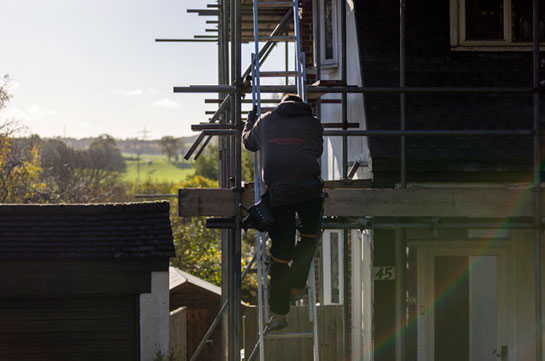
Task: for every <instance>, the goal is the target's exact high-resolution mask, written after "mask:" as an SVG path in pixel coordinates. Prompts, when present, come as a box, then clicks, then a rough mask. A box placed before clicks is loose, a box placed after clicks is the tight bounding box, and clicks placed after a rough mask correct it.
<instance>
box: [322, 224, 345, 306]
mask: <svg viewBox="0 0 545 361" xmlns="http://www.w3.org/2000/svg"><path fill="white" fill-rule="evenodd" d="M322 247H323V255H322V260H323V261H322V262H323V272H324V273H323V274H324V277H323V280H324V285H323V287H324V304H326V305H331V304H342V303H343V292H344V290H343V285H344V283H343V232H342V231H339V230H328V231H324V234H323V237H322Z"/></svg>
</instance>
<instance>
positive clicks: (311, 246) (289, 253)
mask: <svg viewBox="0 0 545 361" xmlns="http://www.w3.org/2000/svg"><path fill="white" fill-rule="evenodd" d="M272 211H273V215H274V226H273V227H272V228H271V229H270V230H269V237H270V238H271V241H272V246H271V249H270V254H271V268H270V277H271V282H270V298H269V304H270V306H271V310H272V311H273V312H274V313H277V314H280V315H285V314H286V313H288V312H289V309H290V305H289V297H290V289H292V288H303V287H305V285H306V281H307V276H308V271H309V268H310V264H311V263H312V259H313V257H314V252H315V251H316V244H317V243H318V236H319V232H320V229H319V228H320V221H321V217H322V199H321V198H318V199H315V200H312V201H308V202H304V203H296V204H290V205H287V206H280V207H272ZM296 214H297V215H298V216H299V221H300V227H301V228H300V229H299V235H300V238H299V240H298V241H297V242H296V240H295V234H296V218H295V217H296ZM290 261H292V262H291V266H290V264H289V262H290Z"/></svg>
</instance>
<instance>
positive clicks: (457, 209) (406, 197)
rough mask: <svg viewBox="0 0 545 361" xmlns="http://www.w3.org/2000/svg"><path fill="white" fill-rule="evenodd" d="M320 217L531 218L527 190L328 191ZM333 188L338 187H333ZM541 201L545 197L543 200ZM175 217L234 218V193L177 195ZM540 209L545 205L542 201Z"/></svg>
mask: <svg viewBox="0 0 545 361" xmlns="http://www.w3.org/2000/svg"><path fill="white" fill-rule="evenodd" d="M328 185H329V184H327V183H326V187H325V188H324V192H325V193H327V195H328V196H327V199H326V202H325V211H324V215H325V216H330V217H333V216H338V217H366V216H369V217H474V218H506V217H532V215H533V213H532V212H533V210H532V195H531V189H530V188H528V187H500V188H487V187H475V188H434V189H414V188H413V189H383V188H345V187H343V188H330V187H328ZM335 185H338V183H337V184H335ZM253 199H254V197H253V189H252V187H248V188H246V189H245V191H244V192H243V196H242V202H243V204H244V205H245V206H247V207H248V206H251V205H252V204H253ZM542 199H545V197H542ZM178 201H179V209H180V216H183V217H200V216H213V217H231V216H234V204H233V202H234V191H233V190H230V189H180V190H179V194H178ZM542 203H543V204H542V209H545V202H544V201H542Z"/></svg>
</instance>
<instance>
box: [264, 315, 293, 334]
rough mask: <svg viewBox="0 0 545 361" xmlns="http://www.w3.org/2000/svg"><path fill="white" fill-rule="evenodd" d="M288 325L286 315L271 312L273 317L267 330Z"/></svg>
mask: <svg viewBox="0 0 545 361" xmlns="http://www.w3.org/2000/svg"><path fill="white" fill-rule="evenodd" d="M286 327H288V320H287V319H286V315H279V314H277V313H274V312H271V319H270V320H269V322H267V328H266V330H265V332H270V331H276V330H281V329H283V328H286Z"/></svg>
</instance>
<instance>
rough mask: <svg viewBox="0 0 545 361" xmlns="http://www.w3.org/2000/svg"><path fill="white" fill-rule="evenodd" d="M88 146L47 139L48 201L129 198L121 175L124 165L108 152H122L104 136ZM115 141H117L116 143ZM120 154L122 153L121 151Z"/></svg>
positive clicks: (43, 155) (44, 149)
mask: <svg viewBox="0 0 545 361" xmlns="http://www.w3.org/2000/svg"><path fill="white" fill-rule="evenodd" d="M102 139H103V140H104V141H98V142H96V143H94V145H92V146H90V147H89V149H86V150H78V149H74V148H72V147H68V146H67V145H66V144H65V143H64V142H62V141H61V140H58V139H49V140H47V141H44V142H43V144H42V147H41V148H42V149H41V165H42V169H43V174H42V178H43V180H44V182H45V183H46V184H47V185H48V190H49V202H67V203H90V202H111V201H123V200H127V199H128V195H127V188H126V187H125V184H124V183H123V182H122V180H121V177H120V172H119V171H120V170H121V169H122V166H120V165H119V160H118V161H117V163H116V162H115V161H112V160H111V159H110V158H108V156H107V154H113V155H114V156H116V154H117V153H119V150H117V152H116V151H115V149H114V150H112V149H110V148H111V146H112V144H111V140H110V139H108V138H107V137H102ZM114 144H115V143H114ZM119 155H120V153H119Z"/></svg>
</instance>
